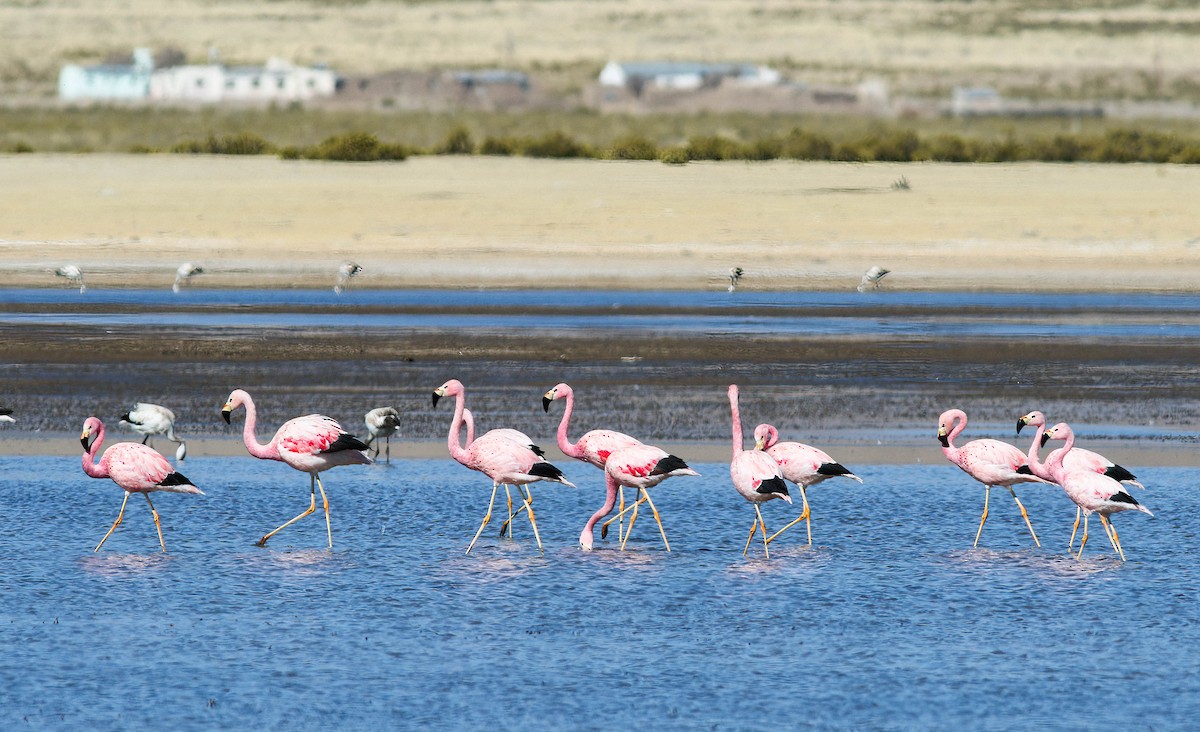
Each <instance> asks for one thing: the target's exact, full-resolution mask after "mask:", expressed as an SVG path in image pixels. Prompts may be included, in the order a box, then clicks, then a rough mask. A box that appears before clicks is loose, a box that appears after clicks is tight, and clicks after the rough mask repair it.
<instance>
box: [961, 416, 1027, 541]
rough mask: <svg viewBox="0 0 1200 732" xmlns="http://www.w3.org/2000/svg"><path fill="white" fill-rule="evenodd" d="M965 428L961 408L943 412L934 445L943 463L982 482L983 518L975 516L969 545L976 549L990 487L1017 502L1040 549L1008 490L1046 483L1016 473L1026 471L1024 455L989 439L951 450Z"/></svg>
mask: <svg viewBox="0 0 1200 732" xmlns="http://www.w3.org/2000/svg"><path fill="white" fill-rule="evenodd" d="M966 427H967V415H966V413H965V412H963V411H962V410H961V409H947V410H946V411H945V412H942V416H941V417H939V418H938V442H940V443H942V454H943V455H945V456H946V459H947V460H949V461H950V462H952V463H954V464H955V465H957V466H958V467H959V468H961V469H962V471H963V472H964V473H966V474H967V475H969V476H971V477H972V478H974V479H975V480H977V481H979V482H980V483H983V486H984V493H983V515H982V516H980V517H979V529H978V530H977V531H976V532H975V543H974V544H972V545H971V546H979V535H980V534H982V533H983V522H984V521H987V517H988V500H989V498H990V497H991V493H992V486H994V485H1002V486H1004V487H1005V488H1007V489H1008V492H1009V493H1011V494H1012V497H1013V500H1014V501H1016V502H1017V507H1018V508H1020V509H1021V516H1022V518H1024V519H1025V525H1026V526H1028V527H1029V534H1030V536H1032V537H1033V543H1034V544H1036V545H1038V546H1039V547H1040V546H1041V545H1042V544H1041V542H1039V541H1038V538H1037V534H1036V533H1034V531H1033V524H1031V523H1030V522H1029V513H1028V512H1027V511H1026V510H1025V506H1024V505H1022V503H1021V499H1019V498H1017V494H1016V491H1014V490H1013V489H1012V487H1013V486H1014V485H1016V484H1017V483H1049V482H1050V481H1048V480H1046V479H1044V478H1039V477H1037V476H1036V475H1033V474H1032V473H1023V472H1020V468H1025V469H1026V470H1029V468H1028V465H1029V461H1028V460H1027V459H1026V457H1025V455H1024V453H1022V452H1021V451H1020V450H1019V449H1018V448H1016V447H1013V446H1012V445H1010V444H1008V443H1007V442H1001V441H999V440H989V439H982V440H971V441H970V442H968V443H967V444H965V445H963V446H962V447H955V445H954V440H955V438H957V437H958V436H959V435H960V434H962V431H963V430H964V429H966Z"/></svg>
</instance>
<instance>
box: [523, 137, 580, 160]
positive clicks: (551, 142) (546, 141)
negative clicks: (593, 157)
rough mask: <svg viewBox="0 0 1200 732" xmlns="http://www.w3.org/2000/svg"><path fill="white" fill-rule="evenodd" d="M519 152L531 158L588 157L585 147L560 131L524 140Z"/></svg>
mask: <svg viewBox="0 0 1200 732" xmlns="http://www.w3.org/2000/svg"><path fill="white" fill-rule="evenodd" d="M521 152H522V154H524V155H528V156H529V157H531V158H582V157H590V155H589V154H588V150H587V148H586V147H584V146H583V145H581V144H580V143H578V142H576V141H575V140H573V139H571V138H570V137H567V136H566V135H565V134H563V133H562V132H550V133H547V134H545V135H543V136H542V137H537V138H534V139H531V140H526V141H525V143H524V144H523V145H522V146H521Z"/></svg>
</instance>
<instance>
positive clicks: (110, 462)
mask: <svg viewBox="0 0 1200 732" xmlns="http://www.w3.org/2000/svg"><path fill="white" fill-rule="evenodd" d="M93 434H95V439H93V440H92V441H91V442H90V443H89V442H88V438H89V437H91V436H92V435H93ZM79 442H80V443H81V444H82V445H83V472H84V473H87V474H88V475H89V476H91V477H92V478H111V479H112V481H113V482H114V483H116V484H117V485H119V486H120V487H121V488H123V489H125V500H123V501H121V510H120V512H118V513H117V520H116V521H114V522H113V525H112V526H111V527H110V528H109V529H108V533H107V534H105V535H104V538H103V539H101V540H100V543H99V544H97V545H96V548H95V549H94V550H93V551H97V552H98V551H100V547H102V546H104V542H106V541H108V537H109V536H112V532H113V531H116V528H117V527H118V526H120V525H121V520H122V519H123V518H125V504H126V503H128V502H129V496H130V494H132V493H141V494H142V495H143V496H145V497H146V503H147V504H148V505H149V506H150V514H151V515H152V516H153V517H154V527H155V528H156V529H158V544H159V546H161V547H162V550H163V551H164V552H165V551H167V544H166V542H165V541H163V534H162V524H161V523H160V522H159V520H158V511H156V510H155V509H154V504H153V503H152V502H151V501H150V494H151V493H153V492H154V491H167V492H169V493H190V494H193V495H203V493H204V491H202V490H200V489H199V488H197V487H196V486H194V485H192V481H190V480H188V479H187V477H186V476H184V475H183V474H182V473H177V472H175V469H174V468H172V467H171V464H170V463H168V462H167V459H166V458H164V457H163V456H162V455H159V454H158V453H157V452H155V451H154V450H151V449H150V448H149V447H146V446H145V445H139V444H138V443H136V442H118V443H117V444H115V445H113V446H112V447H110V448H108V449H107V450H105V451H104V456H103V457H101V458H100V462H99V463H97V462H95V460H96V453H98V452H100V447H101V446H102V445H103V444H104V423H103V422H101V421H100V420H99V419H97V418H96V417H88V418H87V420H86V421H85V422H84V423H83V434H81V435H80V436H79Z"/></svg>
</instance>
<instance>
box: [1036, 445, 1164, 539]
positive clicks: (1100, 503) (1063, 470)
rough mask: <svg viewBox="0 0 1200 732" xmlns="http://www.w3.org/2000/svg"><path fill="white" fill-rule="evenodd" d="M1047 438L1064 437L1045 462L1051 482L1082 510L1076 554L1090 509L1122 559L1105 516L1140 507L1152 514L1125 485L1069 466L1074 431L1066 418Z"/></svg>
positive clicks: (1084, 534) (1139, 508) (1113, 533)
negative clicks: (1081, 527) (1081, 529)
mask: <svg viewBox="0 0 1200 732" xmlns="http://www.w3.org/2000/svg"><path fill="white" fill-rule="evenodd" d="M1046 435H1047V436H1048V439H1051V440H1065V441H1066V444H1065V445H1063V447H1062V448H1061V449H1059V450H1055V451H1053V452H1051V453H1050V455H1049V456H1047V458H1046V463H1045V466H1046V468H1047V469H1048V470H1049V471H1050V473H1051V474H1052V475H1053V476H1054V482H1056V483H1058V484H1059V485H1060V486H1062V489H1063V490H1064V491H1066V493H1067V497H1068V498H1070V499H1071V500H1072V501H1073V502H1074V503H1075V505H1076V506H1078V507H1079V508H1080V510H1082V511H1083V516H1084V518H1083V537H1082V538H1081V539H1080V540H1079V554H1077V555H1076V557H1075V558H1076V559H1079V558H1081V557H1082V556H1083V547H1084V546H1086V545H1087V540H1088V518H1089V517H1091V515H1092V514H1093V513H1098V514H1100V523H1102V524H1103V525H1104V533H1105V534H1107V535H1108V540H1109V542H1111V543H1112V546H1113V549H1116V550H1117V554H1118V555H1120V557H1121V561H1122V562H1123V561H1125V551H1124V550H1123V549H1122V548H1121V539H1120V537H1118V536H1117V527H1116V526H1114V525H1113V523H1112V521H1111V520H1110V519H1109V518H1108V517H1109V516H1110V515H1112V514H1114V513H1119V512H1121V511H1141V512H1142V513H1144V514H1147V515H1149V516H1153V515H1154V514H1152V513H1150V509H1148V508H1146V507H1145V506H1143V505H1141V504H1140V503H1138V502H1137V501H1136V500H1135V499H1134V497H1133V496H1131V495H1129V493H1128V492H1126V491H1125V486H1124V485H1122V484H1121V483H1120V482H1119V481H1117V480H1115V479H1113V478H1111V477H1109V476H1107V475H1104V474H1103V473H1096V472H1093V471H1091V470H1072V469H1071V468H1069V467H1067V462H1068V460H1067V458H1068V456H1069V455H1070V454H1071V453H1072V452H1073V451H1074V448H1075V433H1074V432H1073V431H1072V430H1071V427H1070V426H1069V425H1067V424H1066V423H1065V422H1059V423H1058V424H1056V425H1054V426H1053V427H1051V428H1050V429H1049V430H1047V431H1046Z"/></svg>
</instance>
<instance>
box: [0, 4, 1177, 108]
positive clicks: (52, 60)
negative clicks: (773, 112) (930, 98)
mask: <svg viewBox="0 0 1200 732" xmlns="http://www.w3.org/2000/svg"><path fill="white" fill-rule="evenodd" d="M0 27H3V28H4V29H5V31H4V43H3V44H2V45H0V83H2V84H3V85H4V86H3V90H5V91H6V92H7V93H8V94H9V95H10V96H11V95H15V96H18V97H19V96H21V95H34V96H36V95H38V94H42V95H52V94H53V81H54V79H55V78H56V76H57V73H58V70H59V68H60V67H61V66H62V64H63V63H66V62H84V63H94V62H97V61H100V60H102V59H104V58H105V57H106V56H109V55H111V54H119V53H127V52H128V51H129V49H130V48H131V47H133V46H150V47H154V48H163V47H167V46H173V47H177V48H179V49H181V50H182V51H184V52H185V53H186V55H187V57H188V59H189V61H192V62H201V61H203V60H204V59H206V58H207V57H208V54H209V51H210V49H216V50H217V51H218V52H219V54H220V56H221V58H222V60H224V61H226V62H228V63H261V62H263V61H264V60H265V59H266V58H268V57H271V56H278V57H282V58H286V59H290V60H294V61H296V62H300V63H317V62H324V63H328V64H330V65H332V66H333V67H334V68H336V69H338V70H339V71H342V72H345V73H363V72H373V71H380V70H386V69H395V68H433V67H458V66H467V67H486V66H497V65H499V66H506V67H516V68H522V69H527V70H547V71H552V70H560V71H566V72H569V73H567V74H566V76H567V78H568V80H567V81H565V82H564V83H584V82H586V81H590V80H591V79H593V78H594V74H595V73H596V72H597V71H598V70H599V68H600V66H601V65H603V64H604V63H605V62H606V61H608V60H610V59H625V60H636V59H685V60H688V59H699V60H707V61H750V62H757V63H769V64H773V65H776V66H778V67H780V68H782V69H784V70H786V71H789V72H795V73H796V75H797V76H799V77H800V78H803V79H806V80H810V81H817V82H838V83H841V82H847V81H848V82H857V81H860V80H862V79H863V78H867V77H881V78H884V79H886V80H888V81H889V82H890V83H891V84H892V87H893V90H894V91H895V92H897V93H900V94H906V93H937V94H942V93H944V92H945V91H946V90H948V88H949V87H950V86H951V85H954V84H962V83H976V84H978V83H989V84H993V85H995V86H998V87H1000V88H1002V89H1010V90H1017V91H1020V92H1023V93H1027V94H1041V95H1064V96H1084V97H1086V96H1091V95H1096V94H1104V95H1108V96H1116V97H1120V96H1150V97H1156V96H1162V95H1165V96H1180V95H1182V96H1190V97H1192V98H1195V92H1196V91H1197V89H1200V82H1198V81H1197V80H1196V79H1195V48H1196V37H1197V35H1198V33H1200V8H1197V7H1196V6H1195V5H1194V4H1193V3H1185V2H1178V1H1176V0H1142V1H1137V0H1134V1H1127V0H1096V1H1093V2H1077V1H1075V0H1052V1H1051V2H1030V1H1029V0H994V1H992V2H986V3H984V2H940V1H937V0H896V1H892V0H836V1H835V0H799V1H797V0H723V1H722V2H699V1H697V0H688V1H686V2H663V1H662V0H552V1H550V2H546V1H544V0H537V1H535V0H495V1H492V0H443V1H441V2H436V1H435V2H402V1H398V0H367V1H361V2H360V1H351V0H345V1H330V2H312V1H304V0H278V1H274V0H272V1H270V2H268V1H266V0H254V1H250V2H228V1H226V2H215V3H214V2H211V1H210V0H121V1H119V2H118V1H117V0H86V1H85V0H56V1H55V2H43V3H38V2H29V1H28V0H2V1H0ZM570 79H574V81H573V82H572V81H570Z"/></svg>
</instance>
